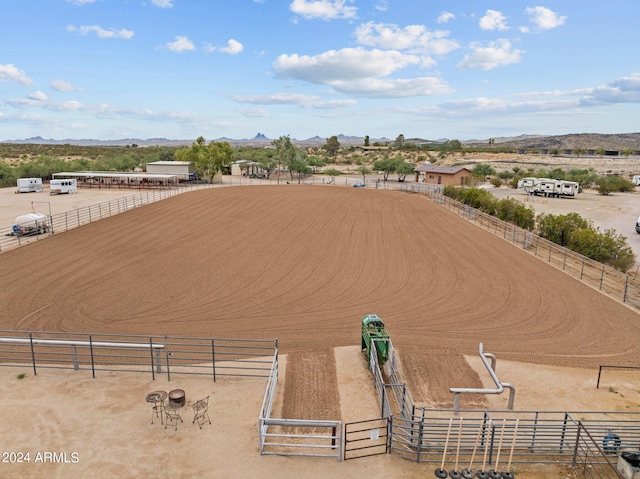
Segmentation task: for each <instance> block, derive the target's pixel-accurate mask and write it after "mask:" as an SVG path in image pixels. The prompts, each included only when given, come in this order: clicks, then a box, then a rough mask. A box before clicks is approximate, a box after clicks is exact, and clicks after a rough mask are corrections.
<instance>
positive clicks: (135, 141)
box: [0, 133, 392, 146]
mask: <svg viewBox="0 0 640 479" xmlns="http://www.w3.org/2000/svg"><path fill="white" fill-rule="evenodd" d="M336 136H337V137H338V141H339V142H340V144H341V145H343V146H352V145H363V144H364V137H360V136H347V135H336ZM273 140H274V139H273V138H268V137H267V136H265V135H264V134H262V133H258V134H257V135H256V136H255V137H253V138H251V139H234V138H227V137H221V138H216V139H214V140H213V141H227V142H229V144H231V145H238V146H242V145H244V146H267V145H270V144H271V142H272V141H273ZM194 141H195V139H194V140H172V139H168V138H149V139H147V140H142V139H140V138H122V139H119V140H96V139H92V138H89V139H80V140H74V139H64V140H54V139H52V138H42V137H41V136H35V137H32V138H25V139H24V140H5V141H2V142H0V143H13V144H38V145H75V146H127V145H137V146H190V145H191V144H192V143H193V142H194ZM208 141H211V140H208ZM391 141H392V140H389V139H388V138H376V139H373V138H372V139H371V140H370V143H371V144H372V145H373V143H375V142H378V143H383V144H384V143H389V142H391ZM291 142H292V143H295V144H296V145H301V146H324V144H325V143H326V142H327V138H322V137H320V136H317V135H316V136H314V137H312V138H307V139H306V140H298V139H295V138H292V139H291Z"/></svg>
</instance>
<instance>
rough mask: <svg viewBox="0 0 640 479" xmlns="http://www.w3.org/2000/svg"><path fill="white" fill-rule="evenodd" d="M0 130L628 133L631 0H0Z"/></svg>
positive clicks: (634, 77) (635, 81)
mask: <svg viewBox="0 0 640 479" xmlns="http://www.w3.org/2000/svg"><path fill="white" fill-rule="evenodd" d="M0 12H2V20H3V21H2V28H1V29H0V141H2V140H5V139H23V138H28V137H33V136H42V137H44V138H55V139H79V138H96V139H105V140H106V139H118V138H140V139H148V138H156V137H164V138H171V139H194V138H196V137H198V136H200V135H202V136H204V137H205V138H206V139H207V140H211V139H218V138H222V137H228V138H234V139H242V138H252V137H254V136H255V135H256V134H257V133H258V132H261V133H263V134H265V135H266V136H268V137H269V138H277V137H279V136H281V135H290V136H291V137H292V138H296V139H306V138H309V137H312V136H314V135H319V136H321V137H323V138H328V137H329V136H332V135H338V134H345V135H355V136H365V135H369V136H370V137H371V138H381V137H387V138H392V139H393V138H395V137H397V136H398V135H399V134H403V135H404V136H405V138H412V137H420V138H425V139H438V138H457V139H460V140H468V139H472V138H475V139H486V138H490V137H500V136H514V135H520V134H567V133H627V132H637V131H640V126H639V123H640V115H639V114H638V112H639V111H640V109H639V108H638V107H639V104H640V53H638V46H639V45H640V28H638V20H639V19H640V2H638V1H637V0H610V1H608V2H604V1H595V0H580V1H579V0H548V1H545V0H533V1H532V2H528V1H527V2H521V1H517V0H496V1H485V0H458V1H455V2H452V1H450V0H448V1H438V0H373V1H369V0H281V1H276V0H219V1H213V0H210V1H204V0H0Z"/></svg>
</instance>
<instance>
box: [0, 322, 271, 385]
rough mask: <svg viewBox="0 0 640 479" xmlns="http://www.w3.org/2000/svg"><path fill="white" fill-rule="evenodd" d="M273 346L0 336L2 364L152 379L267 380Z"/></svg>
mask: <svg viewBox="0 0 640 479" xmlns="http://www.w3.org/2000/svg"><path fill="white" fill-rule="evenodd" d="M277 350H278V346H277V340H258V339H226V338H207V339H202V338H192V337H179V336H136V335H117V334H84V333H67V332H65V333H57V332H48V331H38V332H33V331H0V364H1V365H2V366H7V367H16V368H25V367H29V368H31V369H32V371H33V374H34V375H36V374H38V371H39V370H43V369H72V370H76V371H91V374H92V376H93V377H94V378H95V377H96V373H98V372H102V371H117V372H138V373H148V374H151V376H152V378H153V379H155V378H156V375H159V374H166V376H167V379H168V380H169V381H170V380H171V376H172V375H201V376H209V377H211V378H212V379H213V381H216V379H217V378H218V377H221V376H233V377H269V376H270V372H271V369H272V367H273V362H274V359H273V358H274V357H275V356H277Z"/></svg>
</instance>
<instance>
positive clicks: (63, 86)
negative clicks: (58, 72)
mask: <svg viewBox="0 0 640 479" xmlns="http://www.w3.org/2000/svg"><path fill="white" fill-rule="evenodd" d="M49 86H50V87H51V88H53V89H54V90H56V91H77V90H78V89H77V88H75V87H74V86H73V85H72V84H71V83H69V82H66V81H63V80H53V81H52V82H51V84H50V85H49Z"/></svg>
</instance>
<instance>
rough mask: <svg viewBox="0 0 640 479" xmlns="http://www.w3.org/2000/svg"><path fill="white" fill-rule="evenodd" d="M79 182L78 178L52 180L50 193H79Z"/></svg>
mask: <svg viewBox="0 0 640 479" xmlns="http://www.w3.org/2000/svg"><path fill="white" fill-rule="evenodd" d="M77 192H78V183H77V181H76V180H69V179H65V180H51V181H50V182H49V194H50V195H62V194H65V193H77Z"/></svg>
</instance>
